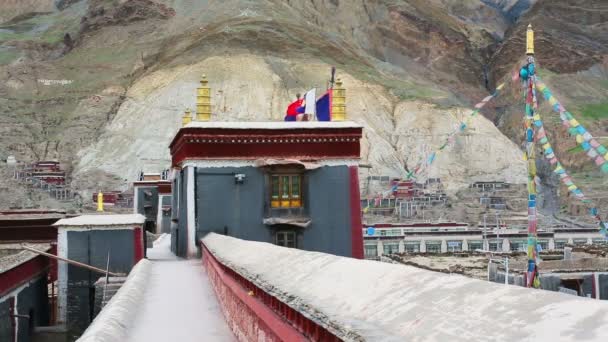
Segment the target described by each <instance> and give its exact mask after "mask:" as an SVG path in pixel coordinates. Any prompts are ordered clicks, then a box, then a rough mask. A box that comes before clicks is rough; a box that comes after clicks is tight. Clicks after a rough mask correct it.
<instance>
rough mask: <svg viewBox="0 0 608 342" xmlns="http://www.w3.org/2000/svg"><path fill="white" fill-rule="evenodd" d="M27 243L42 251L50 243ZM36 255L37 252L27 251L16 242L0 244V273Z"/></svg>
mask: <svg viewBox="0 0 608 342" xmlns="http://www.w3.org/2000/svg"><path fill="white" fill-rule="evenodd" d="M27 245H28V246H29V247H32V248H35V249H37V250H39V251H43V252H48V251H49V250H50V249H51V245H50V244H48V243H28V244H27ZM37 256H38V253H34V252H30V251H27V250H25V249H23V247H22V246H21V244H18V243H6V244H0V273H4V272H6V271H8V270H10V269H13V268H15V267H17V266H19V265H21V264H23V263H25V262H27V261H29V260H32V259H34V258H35V257H37Z"/></svg>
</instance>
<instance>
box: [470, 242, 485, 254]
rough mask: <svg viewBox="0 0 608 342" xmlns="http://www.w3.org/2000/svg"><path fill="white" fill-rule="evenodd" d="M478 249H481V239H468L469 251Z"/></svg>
mask: <svg viewBox="0 0 608 342" xmlns="http://www.w3.org/2000/svg"><path fill="white" fill-rule="evenodd" d="M478 249H483V241H481V240H473V241H469V251H471V252H475V251H476V250H478Z"/></svg>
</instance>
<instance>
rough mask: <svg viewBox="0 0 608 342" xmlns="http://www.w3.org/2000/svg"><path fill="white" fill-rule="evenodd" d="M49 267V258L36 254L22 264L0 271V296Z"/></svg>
mask: <svg viewBox="0 0 608 342" xmlns="http://www.w3.org/2000/svg"><path fill="white" fill-rule="evenodd" d="M49 267H50V260H49V258H47V257H45V256H42V255H38V256H37V257H35V258H33V259H31V260H29V261H27V262H24V263H23V264H21V265H19V266H17V267H14V268H11V269H10V270H7V271H5V272H3V273H0V297H2V296H3V295H5V294H6V293H8V292H9V291H11V290H13V289H15V288H17V287H19V286H20V285H22V284H24V283H26V282H28V281H30V280H32V279H33V278H35V277H37V276H38V275H40V274H41V273H44V272H47V271H48V270H49Z"/></svg>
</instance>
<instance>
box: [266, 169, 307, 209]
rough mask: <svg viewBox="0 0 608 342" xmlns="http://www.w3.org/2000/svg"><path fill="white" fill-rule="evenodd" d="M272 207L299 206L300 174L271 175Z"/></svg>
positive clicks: (300, 191)
mask: <svg viewBox="0 0 608 342" xmlns="http://www.w3.org/2000/svg"><path fill="white" fill-rule="evenodd" d="M271 188H272V189H271V192H270V194H271V199H270V206H271V207H272V208H299V207H301V206H302V195H301V194H302V179H301V176H300V175H272V176H271Z"/></svg>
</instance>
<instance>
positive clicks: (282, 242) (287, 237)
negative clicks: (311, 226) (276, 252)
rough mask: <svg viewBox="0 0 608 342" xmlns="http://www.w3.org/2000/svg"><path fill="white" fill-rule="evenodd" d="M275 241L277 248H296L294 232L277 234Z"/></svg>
mask: <svg viewBox="0 0 608 342" xmlns="http://www.w3.org/2000/svg"><path fill="white" fill-rule="evenodd" d="M275 240H276V244H277V245H278V246H283V247H289V248H296V247H297V244H296V232H291V231H286V232H285V231H284V232H277V233H276V237H275Z"/></svg>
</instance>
